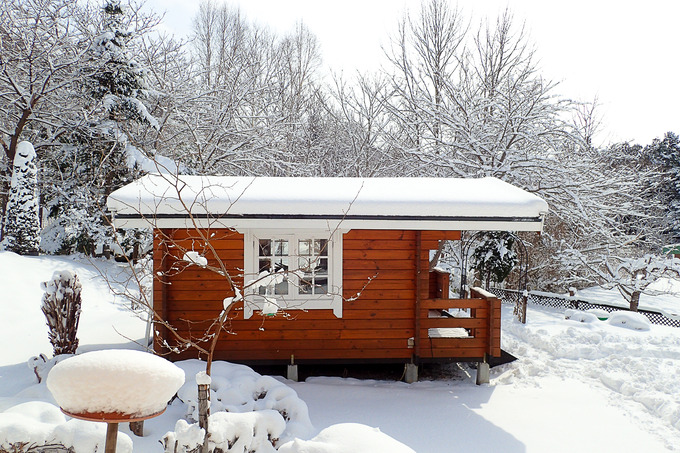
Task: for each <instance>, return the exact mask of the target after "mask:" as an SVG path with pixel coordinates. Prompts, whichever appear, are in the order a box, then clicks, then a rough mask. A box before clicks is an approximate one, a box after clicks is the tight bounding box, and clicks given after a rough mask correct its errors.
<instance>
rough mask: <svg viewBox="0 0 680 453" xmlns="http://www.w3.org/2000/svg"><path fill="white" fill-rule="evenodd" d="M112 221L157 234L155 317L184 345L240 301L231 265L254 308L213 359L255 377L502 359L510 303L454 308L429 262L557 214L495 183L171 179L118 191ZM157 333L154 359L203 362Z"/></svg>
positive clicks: (240, 307)
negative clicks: (440, 253) (289, 367)
mask: <svg viewBox="0 0 680 453" xmlns="http://www.w3.org/2000/svg"><path fill="white" fill-rule="evenodd" d="M108 208H109V210H110V211H111V213H112V216H113V219H114V223H115V225H116V226H117V227H118V228H131V227H135V228H152V229H153V230H154V232H155V234H154V252H153V253H154V286H153V306H154V309H155V311H156V312H157V313H158V314H159V315H160V316H162V318H163V319H166V320H168V321H170V323H171V324H172V326H173V327H174V328H176V329H177V331H178V332H179V333H180V334H181V335H182V336H184V337H198V336H200V335H201V334H202V332H204V330H205V329H206V328H207V327H208V326H209V325H210V323H211V322H213V320H214V319H215V318H216V317H218V315H219V314H220V312H221V310H222V308H223V301H224V299H225V298H228V297H234V295H235V294H234V291H232V289H231V287H230V284H229V282H228V281H227V279H226V278H225V276H224V275H221V274H220V273H217V272H214V271H213V270H210V269H209V268H211V267H212V268H219V266H220V263H222V265H223V266H224V269H226V270H227V272H228V274H229V276H230V277H231V278H232V279H233V281H234V283H235V286H236V287H237V288H238V289H239V291H240V292H241V293H242V295H243V301H242V302H239V303H238V304H237V306H236V308H235V309H234V310H232V312H230V314H229V321H228V324H227V327H228V330H229V332H228V333H227V332H224V333H223V334H222V335H221V336H220V339H219V342H218V344H217V346H216V351H215V356H214V358H215V359H216V360H228V361H232V362H240V363H249V364H273V363H290V362H291V360H294V361H295V363H311V362H336V363H350V362H370V361H378V362H404V363H415V364H418V363H422V362H427V361H439V360H458V361H482V360H484V358H485V357H487V356H494V357H497V356H500V353H501V351H500V301H499V300H498V299H497V298H495V297H493V296H492V295H490V294H487V293H485V292H483V291H472V294H471V298H469V299H462V300H461V299H450V298H449V282H448V275H447V274H441V273H438V272H436V271H431V270H430V267H431V266H430V257H431V255H432V254H433V252H432V251H433V250H437V249H438V247H439V244H440V241H444V240H458V239H460V236H461V231H464V230H490V231H491V230H508V231H540V230H541V229H542V225H543V217H544V215H545V213H546V212H547V204H546V203H545V202H544V201H543V200H542V199H540V198H538V197H536V196H535V195H532V194H530V193H527V192H525V191H523V190H521V189H519V188H517V187H514V186H512V185H510V184H507V183H504V182H502V181H500V180H498V179H495V178H483V179H469V180H467V179H436V178H366V179H364V178H264V177H261V178H246V177H197V176H179V177H176V176H169V175H148V176H145V177H143V178H141V179H140V180H138V181H136V182H134V183H132V184H130V185H128V186H125V187H123V188H121V189H119V190H118V191H116V192H114V193H112V194H111V196H110V197H109V199H108ZM188 252H193V254H191V253H188ZM187 256H189V257H187ZM192 257H193V258H192ZM204 258H205V261H204V260H203V259H204ZM206 263H207V265H206ZM458 309H460V310H458ZM155 331H156V338H155V340H156V341H155V347H156V348H157V352H159V353H165V354H167V353H168V352H170V357H171V358H174V359H183V358H189V357H196V356H197V353H196V351H195V350H191V349H188V350H183V351H179V352H177V351H176V352H172V349H170V350H169V349H168V346H170V347H172V346H173V344H174V341H175V340H174V337H173V336H172V335H169V333H168V331H167V329H155Z"/></svg>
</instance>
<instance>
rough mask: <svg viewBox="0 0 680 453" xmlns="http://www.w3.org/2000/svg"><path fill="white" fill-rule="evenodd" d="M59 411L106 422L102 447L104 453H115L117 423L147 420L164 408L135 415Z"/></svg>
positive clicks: (83, 418)
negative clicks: (150, 412) (151, 412)
mask: <svg viewBox="0 0 680 453" xmlns="http://www.w3.org/2000/svg"><path fill="white" fill-rule="evenodd" d="M61 411H62V412H63V413H64V414H66V415H68V416H69V417H73V418H77V419H80V420H85V421H88V422H104V423H106V447H104V453H115V452H116V444H117V443H118V423H127V422H141V421H144V420H148V419H150V418H154V417H157V416H159V415H161V414H162V413H163V412H165V409H164V410H162V411H160V412H156V413H155V414H150V415H143V416H136V415H129V414H121V413H117V412H113V413H106V412H85V413H82V414H73V413H71V412H69V411H66V410H64V409H61Z"/></svg>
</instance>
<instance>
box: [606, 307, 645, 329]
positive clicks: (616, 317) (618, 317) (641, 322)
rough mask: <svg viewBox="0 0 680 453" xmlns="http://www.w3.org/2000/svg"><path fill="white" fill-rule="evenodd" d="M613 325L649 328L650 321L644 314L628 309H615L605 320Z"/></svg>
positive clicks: (629, 327)
mask: <svg viewBox="0 0 680 453" xmlns="http://www.w3.org/2000/svg"><path fill="white" fill-rule="evenodd" d="M607 322H609V324H611V325H613V326H619V327H625V328H627V329H633V330H649V329H650V328H651V323H650V322H649V319H647V317H646V316H645V315H642V314H640V313H634V312H630V311H617V312H615V313H612V314H611V316H610V317H609V319H608V320H607Z"/></svg>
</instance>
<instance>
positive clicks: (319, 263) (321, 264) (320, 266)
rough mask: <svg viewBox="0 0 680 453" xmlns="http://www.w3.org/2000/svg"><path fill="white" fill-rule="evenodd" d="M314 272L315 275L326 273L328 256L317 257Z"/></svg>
mask: <svg viewBox="0 0 680 453" xmlns="http://www.w3.org/2000/svg"><path fill="white" fill-rule="evenodd" d="M314 264H316V267H315V268H314V272H315V273H316V274H317V275H328V258H317V259H316V262H315V263H314Z"/></svg>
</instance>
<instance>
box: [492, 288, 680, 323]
mask: <svg viewBox="0 0 680 453" xmlns="http://www.w3.org/2000/svg"><path fill="white" fill-rule="evenodd" d="M489 291H490V292H492V293H494V294H495V295H496V296H498V297H499V298H500V299H501V300H502V301H503V302H505V303H512V304H514V303H516V302H517V301H518V300H519V298H520V297H521V292H519V291H515V290H511V289H501V288H490V289H489ZM528 302H529V303H532V304H535V305H542V306H544V307H552V308H573V309H576V310H589V309H591V308H599V309H600V310H605V311H607V312H609V313H611V312H613V311H626V309H625V308H622V307H613V306H611V305H602V304H593V303H591V302H586V301H583V300H578V299H574V298H572V297H561V296H558V295H556V294H555V295H550V296H549V295H545V294H534V293H529V298H528ZM638 312H639V313H641V314H643V315H645V316H646V317H647V319H649V322H651V323H652V324H658V325H662V326H671V327H680V319H673V318H669V317H668V316H665V315H663V314H661V313H658V312H655V311H648V310H638Z"/></svg>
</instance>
